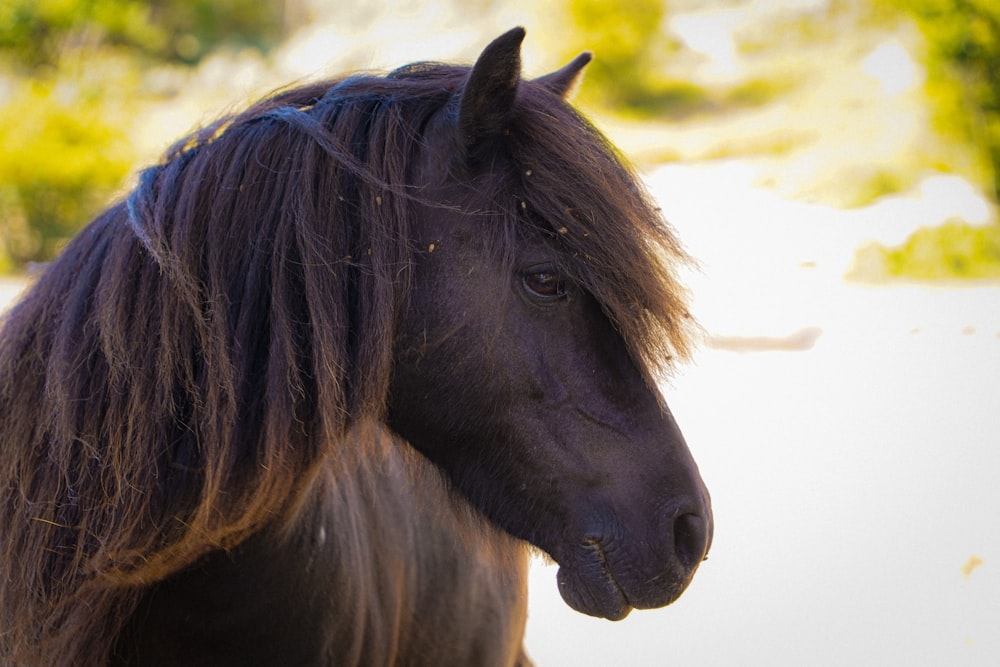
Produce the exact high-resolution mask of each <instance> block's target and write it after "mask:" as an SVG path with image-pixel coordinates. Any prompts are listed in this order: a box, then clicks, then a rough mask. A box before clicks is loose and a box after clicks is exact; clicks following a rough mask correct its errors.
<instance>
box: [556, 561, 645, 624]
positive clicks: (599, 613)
mask: <svg viewBox="0 0 1000 667" xmlns="http://www.w3.org/2000/svg"><path fill="white" fill-rule="evenodd" d="M592 570H593V569H592V568H587V569H586V570H585V571H583V572H581V571H580V570H578V569H576V570H571V569H569V568H566V567H562V566H560V568H559V571H558V573H557V574H556V581H557V583H558V584H559V594H560V595H562V599H563V601H565V602H566V604H568V605H569V606H570V607H572V608H573V609H575V610H576V611H578V612H580V613H581V614H587V615H588V616H596V617H598V618H606V619H608V620H609V621H620V620H622V619H623V618H625V617H626V616H628V615H629V612H631V611H632V605H630V604H629V602H628V598H627V597H625V592H624V591H623V590H622V589H621V587H620V586H619V585H618V584H617V582H615V580H614V578H613V577H611V576H610V574H608V573H606V572H602V571H597V572H594V571H592Z"/></svg>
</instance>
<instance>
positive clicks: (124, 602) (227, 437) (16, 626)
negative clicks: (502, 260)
mask: <svg viewBox="0 0 1000 667" xmlns="http://www.w3.org/2000/svg"><path fill="white" fill-rule="evenodd" d="M468 72H469V69H468V68H466V67H456V66H445V65H433V64H421V65H415V66H409V67H407V68H403V69H401V70H397V71H395V72H393V73H390V74H388V75H386V76H384V77H380V76H358V77H352V78H346V79H341V80H334V81H324V82H319V83H315V84H310V85H306V86H302V87H298V88H295V89H291V90H287V91H284V92H280V93H278V94H276V95H274V96H272V97H270V98H269V99H267V100H265V101H263V102H261V103H259V104H257V105H255V106H253V107H251V108H250V109H248V110H247V111H245V112H243V113H240V114H236V115H233V116H229V117H226V118H223V119H222V120H220V121H218V122H216V123H214V124H212V125H210V126H208V127H206V128H204V129H202V130H200V131H198V132H196V133H195V134H192V135H191V136H189V137H187V138H185V139H184V140H182V141H181V142H179V143H178V144H177V145H176V146H175V147H174V148H173V149H171V150H170V151H169V152H168V154H167V155H166V157H165V159H164V160H163V162H162V163H160V164H159V165H157V166H154V167H152V168H150V169H148V170H146V171H145V172H143V173H142V174H141V176H140V180H139V184H138V186H137V187H136V188H135V190H134V191H133V192H132V193H131V194H129V195H128V197H127V199H126V200H125V201H123V202H120V203H118V204H115V205H113V206H112V207H111V208H109V209H108V210H107V211H105V212H104V213H103V214H102V215H100V216H99V217H98V218H97V219H96V220H94V221H93V222H92V223H91V224H90V225H89V226H88V227H87V228H86V229H85V230H84V231H83V232H81V233H80V235H79V236H78V237H77V238H75V239H74V240H73V241H72V242H71V243H70V244H69V246H68V247H67V248H66V250H65V252H64V253H63V255H62V256H61V257H60V258H59V260H58V261H57V262H56V263H55V264H54V265H53V266H52V267H50V268H49V270H48V271H47V272H46V273H45V274H44V275H43V276H42V277H41V278H40V279H39V281H38V283H37V284H36V285H35V286H34V288H33V289H32V290H31V291H30V292H29V293H28V294H27V296H26V297H25V298H24V299H23V300H22V301H21V303H19V304H18V305H17V306H16V307H15V308H14V309H13V310H12V311H11V312H10V313H9V314H8V315H7V316H6V318H5V321H4V324H3V329H2V332H0V559H2V569H0V662H2V663H4V664H11V663H13V664H57V663H64V664H101V663H103V662H104V661H105V660H106V658H107V654H108V651H109V650H110V643H111V642H112V641H113V638H114V637H115V636H116V634H117V632H118V631H119V629H120V627H121V625H122V624H123V623H124V622H125V620H126V619H127V617H128V615H129V613H130V612H131V611H132V609H134V607H135V605H136V603H137V599H138V596H139V594H140V593H141V591H142V590H143V588H144V587H145V586H147V585H149V584H152V583H154V582H157V581H160V580H162V579H164V578H166V577H168V576H170V575H171V574H173V573H175V572H177V571H179V570H181V569H183V568H185V567H188V566H190V565H191V564H192V563H194V562H196V561H197V560H198V559H199V558H201V557H202V556H204V555H205V554H206V553H208V552H211V551H214V550H218V549H230V548H233V547H234V546H236V545H238V544H239V543H240V542H241V541H243V540H244V539H246V538H247V537H248V536H250V535H252V534H254V533H255V532H256V531H258V530H260V529H261V527H263V526H264V525H266V524H269V523H273V522H276V521H282V520H290V519H289V517H291V516H293V514H294V509H295V507H296V503H297V502H298V500H299V499H300V498H301V496H302V494H303V493H304V491H305V490H306V489H307V488H308V487H309V485H310V484H311V483H312V481H313V480H314V479H315V478H316V476H317V471H318V470H320V469H321V468H323V467H324V466H332V467H333V469H334V470H336V469H337V467H338V465H339V462H340V461H342V460H344V458H345V457H358V456H364V452H363V451H357V445H356V446H355V448H354V449H353V450H350V451H348V450H346V449H345V448H344V447H341V446H339V445H340V444H341V443H342V442H343V441H344V435H345V433H346V432H347V431H348V430H349V429H350V428H352V426H354V425H356V424H358V423H360V422H363V421H365V420H371V421H376V422H377V421H379V420H380V419H381V418H382V417H383V413H384V411H385V405H386V397H387V391H388V385H389V379H390V376H391V372H392V362H393V359H392V349H393V337H394V334H395V327H396V322H397V316H398V314H399V313H400V311H401V309H402V308H403V307H404V304H405V299H406V294H407V290H408V288H409V283H410V270H411V263H412V261H411V260H412V255H413V253H414V252H415V251H416V249H414V248H412V247H411V246H410V244H409V243H408V242H407V239H409V238H411V234H410V233H409V230H408V225H409V224H411V223H412V221H413V219H414V215H413V209H414V207H415V206H418V205H426V204H427V202H422V200H421V191H420V189H419V188H418V187H416V186H415V183H416V182H417V180H416V178H415V170H416V169H417V156H418V154H419V151H420V148H421V143H422V142H423V141H424V140H425V132H426V128H427V126H428V123H429V122H430V120H431V118H432V117H434V116H435V115H437V114H439V113H451V112H452V111H451V109H452V108H453V106H454V101H455V98H456V91H457V90H459V89H460V88H461V86H462V84H463V82H464V81H465V78H466V77H467V76H468ZM518 95H519V97H518V113H517V114H516V117H515V119H514V122H513V125H512V126H511V129H510V135H509V142H508V143H507V145H505V146H503V147H499V148H498V149H497V150H498V154H499V153H502V154H503V155H502V156H501V157H502V159H498V160H496V164H498V165H501V170H500V171H499V172H497V173H495V174H493V175H492V177H491V178H490V179H489V184H488V189H489V190H490V192H489V193H488V194H489V198H490V200H491V201H492V206H493V208H492V210H491V211H488V212H487V214H488V215H489V217H491V218H496V219H497V220H499V221H501V222H502V224H501V225H492V226H491V228H493V229H494V230H496V231H493V232H492V233H493V234H495V236H496V239H497V244H498V246H499V247H498V252H501V253H502V252H503V247H504V244H509V243H511V242H512V241H510V239H512V238H515V237H517V236H518V235H525V234H534V235H542V236H544V237H545V238H547V239H549V240H550V244H551V247H552V248H553V249H554V252H556V253H557V254H558V256H559V257H560V258H561V259H560V261H561V262H562V264H564V266H565V269H566V271H567V272H568V273H569V274H570V275H571V276H572V277H573V279H574V280H575V281H577V282H578V283H579V284H580V285H581V286H582V287H583V288H584V289H586V290H587V291H588V292H590V293H591V294H593V295H594V297H595V298H596V299H597V300H598V302H599V303H600V304H601V305H602V307H603V308H604V310H605V312H606V313H607V314H608V315H609V317H610V318H611V319H612V321H613V322H614V323H615V325H616V326H617V327H618V329H619V331H620V332H621V333H622V335H623V337H624V338H625V340H626V342H627V344H628V345H629V347H630V350H631V351H632V354H633V357H634V359H635V361H636V364H637V365H638V366H640V368H641V369H643V370H644V372H646V373H647V375H648V377H652V376H653V375H654V374H655V373H656V372H657V371H658V370H661V369H662V368H664V367H665V366H667V365H669V361H667V360H669V359H670V358H671V357H683V356H684V355H685V354H687V351H688V336H687V326H688V324H687V314H686V310H685V305H684V300H683V293H682V291H681V289H680V288H679V287H678V285H677V283H676V281H675V280H674V278H673V275H672V273H671V270H670V268H669V267H670V265H671V264H672V263H675V262H676V261H678V260H679V259H681V258H682V253H681V251H680V249H679V248H678V246H677V244H676V242H675V240H674V238H673V236H672V235H671V232H670V230H669V228H667V227H666V226H665V225H664V223H663V222H662V220H661V219H660V216H659V214H658V212H657V210H656V209H655V208H654V207H653V206H652V205H651V203H650V202H649V199H648V197H647V196H646V194H645V193H643V192H642V191H641V190H639V189H637V187H636V186H635V184H634V178H633V175H632V174H631V172H630V171H629V170H628V168H627V167H626V166H624V165H623V162H622V160H621V159H620V158H619V157H618V156H617V155H616V154H615V152H614V151H613V150H612V149H611V148H610V146H609V144H608V143H607V142H606V141H605V140H604V138H603V137H602V136H601V135H600V134H599V133H598V132H597V131H596V130H594V129H593V128H592V127H591V126H590V125H589V124H587V123H586V122H585V121H584V120H583V119H582V118H581V117H580V116H578V115H577V114H576V112H575V111H573V110H572V109H571V108H570V107H569V106H568V105H566V104H565V103H563V102H562V100H561V99H559V98H558V96H557V95H554V94H552V93H550V92H549V91H547V90H546V89H545V88H544V87H543V86H540V85H532V84H531V83H530V82H526V83H525V85H522V86H521V87H520V91H519V94H518ZM334 477H335V475H334ZM67 656H72V657H71V658H67Z"/></svg>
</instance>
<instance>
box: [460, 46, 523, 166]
mask: <svg viewBox="0 0 1000 667" xmlns="http://www.w3.org/2000/svg"><path fill="white" fill-rule="evenodd" d="M523 41H524V28H514V29H513V30H510V31H508V32H505V33H504V34H502V35H500V36H499V37H497V38H496V39H494V40H493V41H492V42H490V44H489V46H487V47H486V48H485V49H483V52H482V53H481V54H480V55H479V59H478V60H476V64H475V65H473V66H472V71H471V72H469V78H468V79H466V82H465V88H464V89H463V90H462V101H461V104H460V107H459V112H458V132H459V137H458V138H459V141H460V142H461V145H462V147H463V148H464V149H465V151H466V153H467V154H468V153H471V152H474V150H475V148H476V147H477V146H479V145H480V144H482V143H483V142H484V141H487V140H489V139H491V138H493V137H495V136H497V135H499V134H501V133H502V132H503V130H504V129H505V128H506V126H507V123H508V122H509V121H510V117H511V115H512V114H513V112H514V98H515V97H516V96H517V84H518V81H519V80H520V79H521V42H523Z"/></svg>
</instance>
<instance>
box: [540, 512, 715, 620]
mask: <svg viewBox="0 0 1000 667" xmlns="http://www.w3.org/2000/svg"><path fill="white" fill-rule="evenodd" d="M698 509H699V510H700V509H701V508H698ZM662 523H663V524H664V525H663V527H662V529H661V531H659V534H658V535H656V536H654V537H653V539H652V540H645V539H635V537H634V536H633V537H631V538H630V537H629V536H628V535H627V533H626V532H625V531H622V530H620V529H618V526H617V524H611V529H610V530H604V531H588V532H587V534H586V536H585V537H584V538H583V539H582V540H579V541H578V542H577V543H576V545H575V547H574V548H573V549H571V550H570V551H569V552H568V553H566V554H564V557H563V558H556V561H557V562H558V563H559V565H560V567H559V572H558V575H557V582H558V585H559V593H560V594H561V595H562V597H563V600H564V601H565V602H566V604H568V605H569V606H570V607H572V608H573V609H575V610H577V611H579V612H581V613H584V614H587V615H589V616H597V617H601V618H606V619H608V620H612V621H619V620H621V619H623V618H625V617H626V616H628V614H629V612H631V611H632V610H633V609H654V608H658V607H664V606H666V605H669V604H671V603H672V602H674V601H675V600H677V598H679V597H680V596H681V593H683V592H684V590H685V589H686V588H687V587H688V584H690V583H691V580H692V578H693V577H694V574H695V572H696V571H697V569H698V566H699V565H700V564H701V563H702V561H704V560H705V559H706V557H707V554H708V550H709V548H710V546H711V541H712V517H711V510H710V509H708V507H707V506H706V507H705V509H704V510H702V511H676V512H673V513H672V514H670V515H668V516H667V517H666V519H665V520H664V521H663V522H662Z"/></svg>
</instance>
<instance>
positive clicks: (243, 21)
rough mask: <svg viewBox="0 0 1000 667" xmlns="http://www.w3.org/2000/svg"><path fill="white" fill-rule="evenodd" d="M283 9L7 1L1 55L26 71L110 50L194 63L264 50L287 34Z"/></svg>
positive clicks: (200, 2)
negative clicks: (216, 54) (239, 50)
mask: <svg viewBox="0 0 1000 667" xmlns="http://www.w3.org/2000/svg"><path fill="white" fill-rule="evenodd" d="M284 8H285V3H284V2H275V1H268V0H3V2H2V3H0V50H2V51H3V52H4V53H5V54H6V55H7V56H9V57H10V56H12V57H13V58H14V59H16V60H17V61H19V62H20V63H22V64H23V65H25V66H27V67H39V66H45V65H47V66H57V65H58V63H59V60H60V58H61V57H62V56H63V55H65V54H66V53H67V52H75V51H79V50H80V49H81V48H86V47H94V46H104V47H121V48H126V49H128V50H130V51H132V52H134V53H137V54H144V55H146V56H149V57H151V58H153V59H157V60H173V61H181V62H185V63H195V62H197V61H198V60H200V59H201V58H202V57H203V56H205V55H206V54H207V53H208V52H209V51H211V50H212V49H214V48H216V47H218V46H220V45H223V44H228V45H232V46H236V47H242V46H252V47H256V48H259V49H261V50H263V51H266V50H267V49H268V48H269V47H270V46H273V45H274V44H275V43H276V42H277V40H278V39H279V38H280V37H281V36H282V35H283V34H284V31H285V29H286V28H287V26H286V25H285V21H284Z"/></svg>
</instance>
